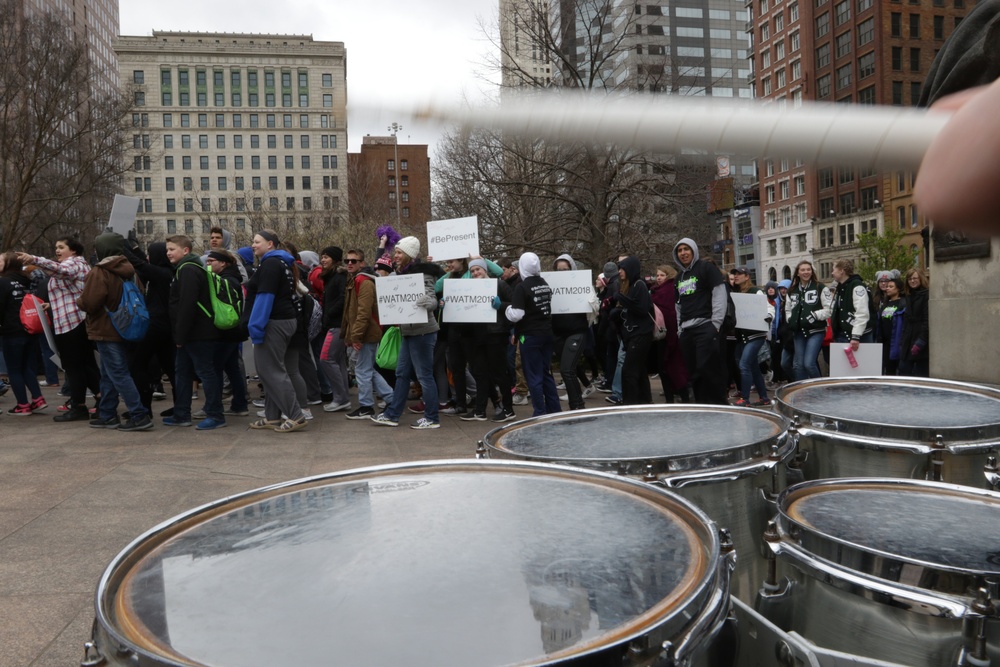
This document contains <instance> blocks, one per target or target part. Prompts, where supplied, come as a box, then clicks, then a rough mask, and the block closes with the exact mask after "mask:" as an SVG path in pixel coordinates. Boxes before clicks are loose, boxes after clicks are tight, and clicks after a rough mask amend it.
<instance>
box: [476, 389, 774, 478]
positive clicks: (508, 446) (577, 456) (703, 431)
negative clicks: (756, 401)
mask: <svg viewBox="0 0 1000 667" xmlns="http://www.w3.org/2000/svg"><path fill="white" fill-rule="evenodd" d="M785 435H786V423H785V420H784V419H782V418H781V417H780V416H778V415H775V414H774V413H772V412H769V411H765V410H747V409H745V408H730V407H722V406H707V405H656V406H648V407H647V406H643V407H631V408H599V409H596V410H574V411H572V412H562V413H558V414H553V415H546V416H544V417H536V418H534V419H527V420H524V421H520V422H515V423H512V424H508V425H505V426H503V427H500V428H497V429H494V430H493V431H490V432H489V433H488V434H487V435H486V437H485V438H484V440H483V443H484V444H485V445H486V446H487V447H488V448H489V450H490V455H491V456H494V455H496V456H499V457H509V458H518V459H526V460H532V461H546V462H558V463H565V464H570V465H574V466H582V467H591V468H597V469H606V470H608V471H618V468H619V467H620V466H623V465H625V466H627V464H629V463H638V464H643V463H646V462H659V463H660V464H661V465H659V466H656V467H657V468H658V470H657V472H662V473H671V472H680V471H684V470H695V469H705V468H711V467H724V466H729V465H737V464H742V463H746V462H747V461H751V460H753V459H760V458H766V457H767V456H769V455H770V453H771V447H772V446H773V445H778V446H779V447H784V446H785V440H786V437H785ZM790 446H791V443H788V447H790ZM782 451H784V450H782ZM626 472H628V473H629V474H633V473H634V474H641V473H642V472H643V471H642V467H641V466H635V467H634V469H628V470H626Z"/></svg>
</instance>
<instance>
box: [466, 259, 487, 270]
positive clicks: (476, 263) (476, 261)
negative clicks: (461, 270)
mask: <svg viewBox="0 0 1000 667" xmlns="http://www.w3.org/2000/svg"><path fill="white" fill-rule="evenodd" d="M474 266H478V267H479V268H481V269H482V270H483V271H485V272H486V273H489V272H490V269H489V267H488V266H486V260H485V259H471V260H469V271H472V267H474Z"/></svg>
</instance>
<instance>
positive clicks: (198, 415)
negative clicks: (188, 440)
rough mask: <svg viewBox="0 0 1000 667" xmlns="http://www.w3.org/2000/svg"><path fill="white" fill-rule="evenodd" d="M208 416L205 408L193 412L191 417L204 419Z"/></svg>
mask: <svg viewBox="0 0 1000 667" xmlns="http://www.w3.org/2000/svg"><path fill="white" fill-rule="evenodd" d="M207 416H208V415H207V414H205V411H204V410H198V411H197V412H192V413H191V419H204V418H205V417H207Z"/></svg>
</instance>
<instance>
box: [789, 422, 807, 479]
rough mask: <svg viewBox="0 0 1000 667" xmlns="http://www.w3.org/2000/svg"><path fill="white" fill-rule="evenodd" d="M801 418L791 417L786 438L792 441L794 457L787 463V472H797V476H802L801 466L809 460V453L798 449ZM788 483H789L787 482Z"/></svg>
mask: <svg viewBox="0 0 1000 667" xmlns="http://www.w3.org/2000/svg"><path fill="white" fill-rule="evenodd" d="M801 429H802V418H801V417H799V415H795V416H794V417H792V423H791V424H790V425H789V427H788V438H789V439H790V440H791V441H792V445H793V447H794V450H795V455H794V456H793V457H792V458H791V460H789V461H788V469H789V472H791V471H792V470H796V471H798V476H799V477H801V476H802V464H804V463H805V462H806V460H807V459H808V458H809V452H804V451H802V450H801V449H799V438H800V437H801ZM789 483H791V481H790V480H789Z"/></svg>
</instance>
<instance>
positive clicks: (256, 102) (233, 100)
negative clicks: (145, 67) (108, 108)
mask: <svg viewBox="0 0 1000 667" xmlns="http://www.w3.org/2000/svg"><path fill="white" fill-rule="evenodd" d="M133 95H134V97H133V100H134V102H135V106H137V107H144V106H146V93H145V92H144V91H141V90H137V91H135V92H134V93H133ZM177 97H178V99H177V106H182V107H189V106H199V107H207V106H208V93H204V92H196V93H195V101H196V104H195V105H192V104H191V93H184V92H182V93H178V96H177ZM321 99H322V105H323V108H325V109H331V108H333V95H332V94H330V93H323V95H322V98H321ZM292 100H293V98H292V94H291V93H282V94H281V106H282V107H292V106H294V105H293V104H292ZM213 101H214V102H215V105H214V106H217V107H224V106H226V98H225V95H224V94H223V93H215V94H214V99H213ZM173 105H174V95H173V93H172V92H169V91H163V92H161V93H160V106H164V107H171V106H173ZM298 105H299V107H302V108H305V107H308V106H310V98H309V93H299V95H298ZM229 106H231V107H242V106H248V107H260V106H263V107H276V106H278V104H277V94H276V93H264V104H261V103H260V95H259V94H257V93H247V97H246V104H245V105H244V104H243V94H242V93H232V94H231V95H230V103H229Z"/></svg>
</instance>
